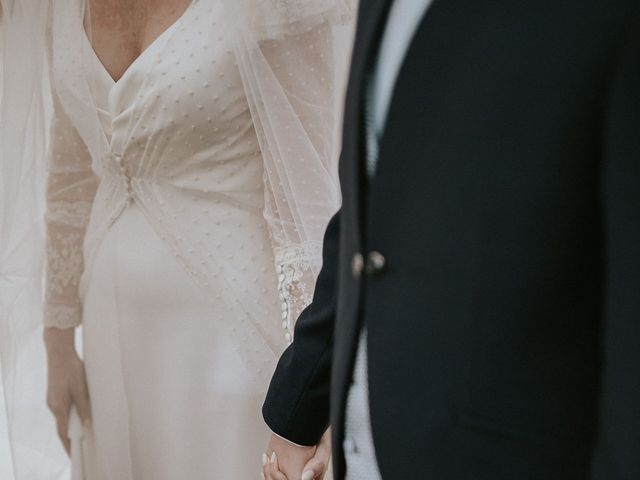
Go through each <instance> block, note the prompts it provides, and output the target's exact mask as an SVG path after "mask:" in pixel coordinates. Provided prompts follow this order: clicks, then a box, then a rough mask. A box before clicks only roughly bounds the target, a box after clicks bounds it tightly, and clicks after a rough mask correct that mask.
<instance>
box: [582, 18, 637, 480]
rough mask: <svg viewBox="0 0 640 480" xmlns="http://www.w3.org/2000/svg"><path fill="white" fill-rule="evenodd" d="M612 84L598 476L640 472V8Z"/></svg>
mask: <svg viewBox="0 0 640 480" xmlns="http://www.w3.org/2000/svg"><path fill="white" fill-rule="evenodd" d="M638 10H639V9H636V15H635V18H634V17H632V20H631V28H630V29H629V34H628V35H627V37H626V41H625V43H624V46H623V49H622V52H621V54H620V56H619V57H618V59H617V62H616V67H615V70H614V74H613V77H612V80H611V83H610V86H609V93H608V98H607V105H606V111H605V136H604V163H603V197H602V198H603V202H604V203H603V205H604V233H605V246H606V258H605V279H606V282H605V289H606V296H605V317H604V323H603V326H602V333H603V341H602V342H603V343H602V344H603V365H602V373H603V377H602V381H601V388H602V392H601V401H600V426H599V434H598V440H597V444H596V452H595V455H594V465H593V474H592V478H593V479H594V480H631V479H637V478H640V21H639V19H640V15H639V11H638Z"/></svg>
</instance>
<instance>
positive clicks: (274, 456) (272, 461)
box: [271, 452, 278, 464]
mask: <svg viewBox="0 0 640 480" xmlns="http://www.w3.org/2000/svg"><path fill="white" fill-rule="evenodd" d="M276 458H278V457H276V452H273V453H272V454H271V463H272V464H273V463H276Z"/></svg>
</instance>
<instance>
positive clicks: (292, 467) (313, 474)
mask: <svg viewBox="0 0 640 480" xmlns="http://www.w3.org/2000/svg"><path fill="white" fill-rule="evenodd" d="M330 458H331V433H330V431H327V433H325V435H324V437H322V440H321V441H320V443H319V444H318V445H317V446H315V447H301V446H298V445H295V444H293V443H291V442H289V441H287V440H284V439H282V438H280V437H278V436H277V435H271V440H270V442H269V446H268V447H267V454H265V455H264V457H263V462H262V463H263V465H264V467H263V474H264V477H265V478H266V479H267V480H299V479H300V480H322V479H323V478H324V476H325V474H326V473H327V470H328V467H329V459H330Z"/></svg>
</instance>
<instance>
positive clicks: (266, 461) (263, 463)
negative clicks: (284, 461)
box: [262, 453, 269, 467]
mask: <svg viewBox="0 0 640 480" xmlns="http://www.w3.org/2000/svg"><path fill="white" fill-rule="evenodd" d="M267 463H269V457H267V454H266V453H263V454H262V466H263V467H265V466H266V465H267Z"/></svg>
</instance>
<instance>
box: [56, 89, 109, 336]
mask: <svg viewBox="0 0 640 480" xmlns="http://www.w3.org/2000/svg"><path fill="white" fill-rule="evenodd" d="M50 133H51V134H50V146H49V151H48V163H47V171H48V175H47V195H46V202H47V211H46V216H45V219H46V225H47V255H46V258H47V265H46V303H45V313H44V323H45V325H47V326H54V327H58V328H70V327H75V326H77V325H79V324H80V323H81V305H80V299H79V296H78V284H79V282H80V277H81V275H82V272H83V268H84V266H83V265H84V261H83V248H82V245H83V241H84V233H85V230H86V226H87V223H88V221H89V213H90V211H91V205H92V202H93V198H94V196H95V192H96V188H97V179H96V177H95V175H94V173H93V171H92V169H91V158H90V156H89V151H88V149H87V147H86V146H85V144H84V142H83V141H82V139H81V138H80V136H79V134H78V132H77V131H76V129H75V127H74V126H73V125H72V123H71V121H70V120H69V118H68V117H67V115H66V114H65V112H64V110H63V108H62V106H61V105H60V103H59V101H58V100H57V96H56V94H55V92H53V118H52V123H51V132H50Z"/></svg>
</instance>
